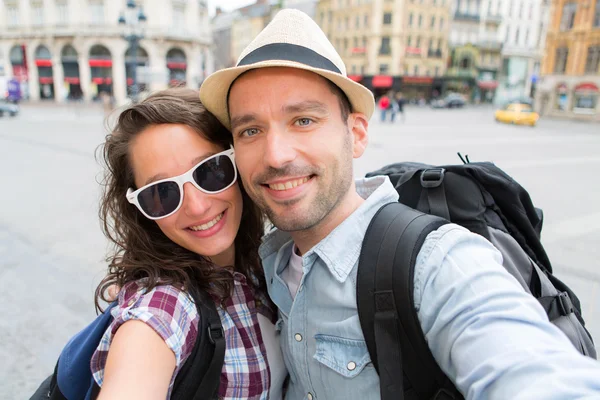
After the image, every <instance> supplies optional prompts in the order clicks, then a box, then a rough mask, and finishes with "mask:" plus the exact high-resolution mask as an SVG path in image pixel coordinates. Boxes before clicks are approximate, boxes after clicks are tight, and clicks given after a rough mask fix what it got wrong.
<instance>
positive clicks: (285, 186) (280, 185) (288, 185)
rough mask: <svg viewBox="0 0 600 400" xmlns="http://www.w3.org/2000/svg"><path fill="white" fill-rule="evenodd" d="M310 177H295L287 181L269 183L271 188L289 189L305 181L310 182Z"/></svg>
mask: <svg viewBox="0 0 600 400" xmlns="http://www.w3.org/2000/svg"><path fill="white" fill-rule="evenodd" d="M308 179H309V178H308V177H304V178H301V179H295V180H293V181H287V182H285V183H273V184H270V185H269V188H270V189H273V190H288V189H293V188H295V187H296V186H298V185H302V184H303V183H306V182H308Z"/></svg>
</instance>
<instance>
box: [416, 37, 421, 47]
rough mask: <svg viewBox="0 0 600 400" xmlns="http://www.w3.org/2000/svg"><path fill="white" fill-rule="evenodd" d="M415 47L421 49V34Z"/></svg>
mask: <svg viewBox="0 0 600 400" xmlns="http://www.w3.org/2000/svg"><path fill="white" fill-rule="evenodd" d="M415 47H417V48H419V49H420V48H421V37H420V36H417V44H416V45H415Z"/></svg>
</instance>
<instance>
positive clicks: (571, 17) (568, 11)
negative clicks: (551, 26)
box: [560, 3, 577, 31]
mask: <svg viewBox="0 0 600 400" xmlns="http://www.w3.org/2000/svg"><path fill="white" fill-rule="evenodd" d="M576 12H577V3H567V4H565V5H564V6H563V13H562V18H561V20H560V30H561V31H568V30H570V29H573V23H574V22H575V13H576Z"/></svg>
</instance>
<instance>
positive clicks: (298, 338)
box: [294, 333, 302, 342]
mask: <svg viewBox="0 0 600 400" xmlns="http://www.w3.org/2000/svg"><path fill="white" fill-rule="evenodd" d="M294 339H296V342H301V341H302V335H301V334H299V333H296V334H295V335H294Z"/></svg>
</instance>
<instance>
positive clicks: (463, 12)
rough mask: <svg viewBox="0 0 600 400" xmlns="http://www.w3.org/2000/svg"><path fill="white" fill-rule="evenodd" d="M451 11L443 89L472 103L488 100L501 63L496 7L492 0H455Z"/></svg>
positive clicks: (499, 22)
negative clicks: (447, 63) (462, 96)
mask: <svg viewBox="0 0 600 400" xmlns="http://www.w3.org/2000/svg"><path fill="white" fill-rule="evenodd" d="M496 1H499V0H496ZM451 14H452V24H451V28H450V48H451V57H450V67H449V68H448V74H447V78H448V79H447V81H446V82H445V86H444V89H445V91H446V90H448V91H455V92H459V93H462V94H464V95H465V97H467V98H469V99H471V100H472V101H474V102H492V101H493V99H494V96H495V94H496V89H497V87H498V75H499V71H500V67H501V65H502V58H501V53H502V48H503V43H502V41H501V40H499V39H498V31H499V27H500V24H501V23H502V17H501V15H500V13H499V11H498V8H497V7H496V6H495V4H494V3H493V1H492V0H483V1H482V0H456V1H454V2H453V7H452V10H451Z"/></svg>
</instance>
